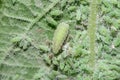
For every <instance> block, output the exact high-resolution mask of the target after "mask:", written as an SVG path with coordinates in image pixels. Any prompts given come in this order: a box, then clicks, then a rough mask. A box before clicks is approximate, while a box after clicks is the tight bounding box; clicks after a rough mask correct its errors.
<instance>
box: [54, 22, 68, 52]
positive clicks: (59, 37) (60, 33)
mask: <svg viewBox="0 0 120 80" xmlns="http://www.w3.org/2000/svg"><path fill="white" fill-rule="evenodd" d="M68 31H69V25H68V24H66V23H64V22H62V23H60V24H59V25H58V27H57V29H56V30H55V33H54V37H53V46H52V51H53V53H54V54H57V53H58V52H59V50H60V49H61V47H62V45H63V43H64V41H65V39H66V38H67V35H68Z"/></svg>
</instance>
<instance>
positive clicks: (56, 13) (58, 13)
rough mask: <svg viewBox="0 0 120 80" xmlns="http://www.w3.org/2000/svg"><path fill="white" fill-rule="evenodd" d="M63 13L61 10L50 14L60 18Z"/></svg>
mask: <svg viewBox="0 0 120 80" xmlns="http://www.w3.org/2000/svg"><path fill="white" fill-rule="evenodd" d="M62 13H63V11H61V10H54V11H51V12H50V14H51V15H52V16H59V15H61V14H62Z"/></svg>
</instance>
